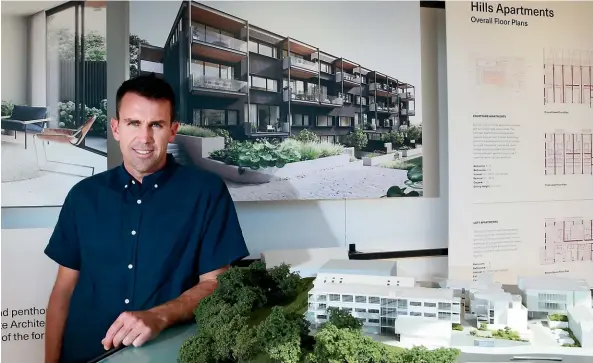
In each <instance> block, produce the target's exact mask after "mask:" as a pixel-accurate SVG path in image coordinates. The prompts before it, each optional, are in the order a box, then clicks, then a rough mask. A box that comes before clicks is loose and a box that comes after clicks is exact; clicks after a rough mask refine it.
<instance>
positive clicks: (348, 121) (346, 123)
mask: <svg viewBox="0 0 593 363" xmlns="http://www.w3.org/2000/svg"><path fill="white" fill-rule="evenodd" d="M340 126H341V127H350V126H352V117H348V116H340Z"/></svg>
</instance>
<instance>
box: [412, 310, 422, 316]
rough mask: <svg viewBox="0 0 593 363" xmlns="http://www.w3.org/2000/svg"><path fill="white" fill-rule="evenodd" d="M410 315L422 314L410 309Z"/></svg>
mask: <svg viewBox="0 0 593 363" xmlns="http://www.w3.org/2000/svg"><path fill="white" fill-rule="evenodd" d="M410 316H422V313H419V312H417V311H410Z"/></svg>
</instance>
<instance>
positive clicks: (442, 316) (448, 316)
mask: <svg viewBox="0 0 593 363" xmlns="http://www.w3.org/2000/svg"><path fill="white" fill-rule="evenodd" d="M438 315H439V320H451V313H445V312H442V311H439V314H438Z"/></svg>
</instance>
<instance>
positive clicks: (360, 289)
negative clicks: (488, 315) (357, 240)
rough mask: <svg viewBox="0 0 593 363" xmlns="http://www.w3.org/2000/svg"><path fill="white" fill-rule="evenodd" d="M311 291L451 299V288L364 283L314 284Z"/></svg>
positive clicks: (404, 297)
mask: <svg viewBox="0 0 593 363" xmlns="http://www.w3.org/2000/svg"><path fill="white" fill-rule="evenodd" d="M311 292H317V293H326V294H348V295H366V296H377V297H384V298H391V299H428V300H439V301H447V300H453V290H450V289H438V288H437V289H433V288H429V287H402V286H378V285H366V284H332V283H327V284H319V285H318V284H316V285H315V287H314V288H313V289H312V290H311Z"/></svg>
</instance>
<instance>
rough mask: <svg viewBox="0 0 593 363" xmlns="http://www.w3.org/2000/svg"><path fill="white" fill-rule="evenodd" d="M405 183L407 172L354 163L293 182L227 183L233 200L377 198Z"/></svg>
mask: <svg viewBox="0 0 593 363" xmlns="http://www.w3.org/2000/svg"><path fill="white" fill-rule="evenodd" d="M405 180H407V171H406V170H397V169H388V168H382V167H379V166H363V165H362V162H361V161H355V162H352V163H350V164H349V165H347V166H345V167H339V168H335V169H332V170H324V171H321V172H318V173H316V174H309V175H307V176H305V177H301V178H296V179H292V180H282V181H273V182H270V183H266V184H259V185H244V184H237V183H233V182H227V185H228V187H229V190H230V192H231V195H232V196H233V200H235V201H265V200H307V199H310V200H311V199H343V198H348V199H356V198H379V197H381V196H383V195H385V193H386V192H387V189H389V187H391V186H393V185H401V184H403V182H404V181H405Z"/></svg>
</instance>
